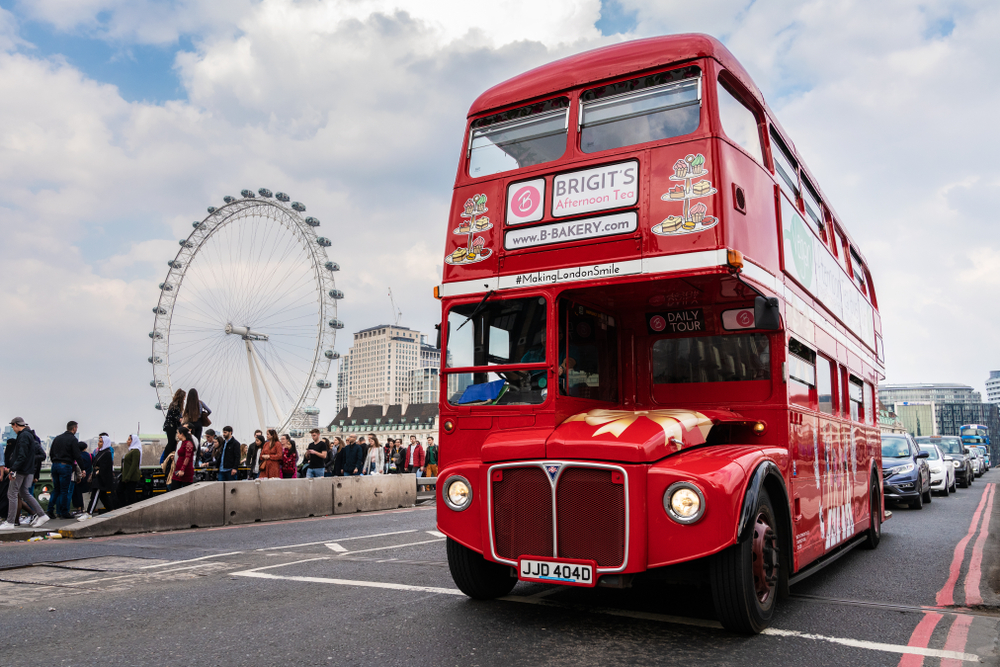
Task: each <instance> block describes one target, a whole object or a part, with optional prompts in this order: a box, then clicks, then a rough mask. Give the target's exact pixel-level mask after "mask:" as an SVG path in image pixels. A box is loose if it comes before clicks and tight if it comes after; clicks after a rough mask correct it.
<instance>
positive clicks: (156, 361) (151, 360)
mask: <svg viewBox="0 0 1000 667" xmlns="http://www.w3.org/2000/svg"><path fill="white" fill-rule="evenodd" d="M146 361H148V362H149V363H151V364H153V365H154V366H155V365H156V364H162V363H163V359H162V358H160V357H150V358H149V359H147V360H146Z"/></svg>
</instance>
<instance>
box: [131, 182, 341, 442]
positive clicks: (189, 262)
mask: <svg viewBox="0 0 1000 667" xmlns="http://www.w3.org/2000/svg"><path fill="white" fill-rule="evenodd" d="M241 195H242V196H241V197H229V196H227V197H225V205H224V206H221V207H219V208H215V207H214V206H210V207H209V208H208V216H207V217H206V218H204V219H203V220H200V221H196V222H194V223H193V225H192V226H193V231H192V232H191V234H190V235H189V236H188V237H187V238H185V239H182V240H181V241H180V250H179V251H178V253H177V256H176V257H174V259H172V260H170V261H169V262H167V264H168V266H169V271H168V272H167V277H166V279H165V280H164V281H163V282H162V283H160V299H159V303H158V304H157V306H156V307H155V308H154V309H153V313H154V314H155V319H154V322H153V330H152V331H151V332H150V333H149V337H150V338H151V339H152V356H150V357H149V363H150V364H151V365H152V368H153V379H152V381H151V382H150V385H151V386H152V387H153V388H154V389H155V390H156V395H157V399H158V402H157V404H156V408H157V409H158V410H161V411H163V412H164V413H165V412H166V410H167V407H168V406H169V404H170V401H171V398H172V396H173V393H174V391H175V390H177V389H184V390H190V389H191V388H196V389H197V390H198V394H199V397H200V398H201V400H202V401H204V402H205V403H206V404H207V405H208V406H209V407H210V408H211V410H212V421H213V426H215V425H218V428H217V429H216V430H219V429H221V427H222V425H223V422H224V423H225V424H226V425H230V426H232V427H233V428H234V429H235V433H236V434H237V437H242V438H249V437H250V434H252V433H253V431H254V430H255V429H258V428H260V429H262V430H266V429H268V428H274V429H276V430H278V432H279V433H280V432H283V431H292V432H293V433H294V434H295V435H300V433H299V431H304V429H305V427H306V426H307V425H308V424H309V422H310V421H312V420H315V419H316V416H317V415H318V414H319V410H318V408H317V407H316V401H317V399H318V398H319V396H320V393H321V392H322V390H323V389H327V388H329V387H330V386H331V383H330V382H329V381H328V380H327V379H326V378H327V374H328V372H329V369H330V364H331V362H332V361H333V360H334V359H337V358H339V356H340V355H339V354H338V353H337V352H336V351H335V350H334V345H335V342H336V332H337V330H338V329H342V328H343V326H344V325H343V323H342V322H341V321H340V320H338V319H337V302H338V301H339V300H340V299H342V298H343V297H344V294H343V292H341V291H340V290H338V289H337V288H336V285H335V283H334V274H335V273H336V272H337V271H338V270H339V269H340V267H339V265H338V264H337V263H336V262H332V261H330V260H329V258H328V257H327V254H326V249H327V248H328V247H330V246H331V245H332V244H331V241H330V240H329V239H328V238H325V237H322V236H317V233H316V232H317V228H318V227H319V226H320V221H319V220H318V219H316V218H315V217H312V216H308V217H303V215H301V214H303V213H305V210H306V207H305V206H304V205H303V204H301V203H299V202H294V201H290V198H289V196H288V195H286V194H284V193H282V192H278V193H274V194H272V193H271V191H270V190H268V189H266V188H261V189H259V190H257V192H256V193H255V192H254V191H253V190H243V191H242V193H241Z"/></svg>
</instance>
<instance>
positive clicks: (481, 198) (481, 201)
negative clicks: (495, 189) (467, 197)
mask: <svg viewBox="0 0 1000 667" xmlns="http://www.w3.org/2000/svg"><path fill="white" fill-rule="evenodd" d="M473 199H474V200H475V209H474V211H473V212H474V213H475V214H476V215H479V214H480V213H486V195H476V196H475V197H474V198H473Z"/></svg>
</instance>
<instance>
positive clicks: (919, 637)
mask: <svg viewBox="0 0 1000 667" xmlns="http://www.w3.org/2000/svg"><path fill="white" fill-rule="evenodd" d="M941 618H942V615H941V614H938V613H936V612H931V613H927V614H924V617H923V618H922V619H920V622H919V623H917V627H916V628H914V629H913V634H911V635H910V641H909V646H912V647H914V648H927V645H928V644H930V643H931V635H932V634H934V628H936V627H937V624H938V621H940V620H941ZM923 664H924V658H923V656H918V655H916V654H913V653H908V654H905V655H904V656H903V657H902V658H900V659H899V667H922V666H923Z"/></svg>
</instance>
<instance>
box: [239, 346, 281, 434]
mask: <svg viewBox="0 0 1000 667" xmlns="http://www.w3.org/2000/svg"><path fill="white" fill-rule="evenodd" d="M247 347H248V348H249V349H250V354H251V355H252V356H253V361H254V363H255V364H257V372H258V373H259V374H260V381H261V382H263V383H264V390H265V391H267V397H268V398H269V399H271V407H273V408H274V414H276V415H277V416H278V423H279V424H284V423H285V415H284V414H282V412H281V408H279V407H278V401H277V399H275V398H274V392H273V391H271V384H270V383H269V382H268V381H267V376H266V375H264V369H263V368H261V367H260V359H259V358H258V357H257V351H256V350H254V349H253V345H251V344H250V341H247ZM255 391H256V389H255Z"/></svg>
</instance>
